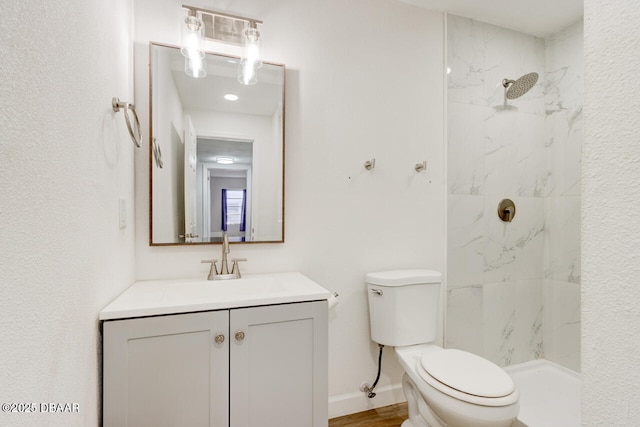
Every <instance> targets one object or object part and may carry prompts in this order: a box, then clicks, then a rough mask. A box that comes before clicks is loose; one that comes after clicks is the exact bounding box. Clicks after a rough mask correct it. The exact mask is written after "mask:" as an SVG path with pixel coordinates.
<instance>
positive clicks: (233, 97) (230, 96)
mask: <svg viewBox="0 0 640 427" xmlns="http://www.w3.org/2000/svg"><path fill="white" fill-rule="evenodd" d="M224 99H226V100H227V101H237V100H238V95H236V94H233V93H228V94H226V95H225V96H224Z"/></svg>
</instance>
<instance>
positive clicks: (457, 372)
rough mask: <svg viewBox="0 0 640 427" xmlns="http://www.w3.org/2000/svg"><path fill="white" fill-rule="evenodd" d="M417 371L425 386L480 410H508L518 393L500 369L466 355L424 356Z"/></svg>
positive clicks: (444, 351)
mask: <svg viewBox="0 0 640 427" xmlns="http://www.w3.org/2000/svg"><path fill="white" fill-rule="evenodd" d="M416 362H417V363H416V371H417V373H418V374H419V375H420V378H422V379H423V380H424V381H425V382H426V383H427V384H429V385H431V386H432V387H433V388H435V389H436V390H438V391H440V392H442V393H445V394H447V395H449V396H451V397H453V398H455V399H458V400H462V401H464V402H468V403H473V404H476V405H482V406H507V405H511V404H512V403H515V402H517V401H518V398H519V395H520V393H519V392H518V390H517V389H516V388H515V385H514V384H513V380H512V379H511V377H510V376H509V374H507V373H506V372H505V371H504V370H503V369H502V368H500V367H498V366H497V365H495V364H493V363H492V362H490V361H488V360H486V359H483V358H482V357H479V356H476V355H474V354H472V353H468V352H466V351H461V350H455V349H442V350H440V351H436V352H426V353H423V354H422V355H421V357H420V359H419V360H417V361H416Z"/></svg>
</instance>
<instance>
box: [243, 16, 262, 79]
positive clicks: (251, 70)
mask: <svg viewBox="0 0 640 427" xmlns="http://www.w3.org/2000/svg"><path fill="white" fill-rule="evenodd" d="M250 25H251V27H249V28H247V29H246V30H244V32H243V34H244V49H243V51H242V58H241V59H240V63H239V64H238V81H239V82H240V83H242V84H244V85H254V84H256V83H257V82H258V68H260V67H262V59H261V58H260V56H261V53H260V32H259V31H258V29H257V28H255V25H256V24H255V22H252V23H250Z"/></svg>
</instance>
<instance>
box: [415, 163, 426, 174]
mask: <svg viewBox="0 0 640 427" xmlns="http://www.w3.org/2000/svg"><path fill="white" fill-rule="evenodd" d="M426 169H427V161H426V160H424V161H423V162H422V163H416V165H415V170H416V172H422V171H423V170H426Z"/></svg>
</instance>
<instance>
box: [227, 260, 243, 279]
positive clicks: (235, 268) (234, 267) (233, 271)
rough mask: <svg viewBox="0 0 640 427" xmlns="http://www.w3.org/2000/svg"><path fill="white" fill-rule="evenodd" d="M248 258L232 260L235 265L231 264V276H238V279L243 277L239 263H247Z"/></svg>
mask: <svg viewBox="0 0 640 427" xmlns="http://www.w3.org/2000/svg"><path fill="white" fill-rule="evenodd" d="M246 260H247V259H246V258H231V262H232V263H233V264H231V274H236V275H237V276H238V279H239V278H241V277H242V275H241V274H240V266H239V265H238V263H239V262H240V261H246Z"/></svg>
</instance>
